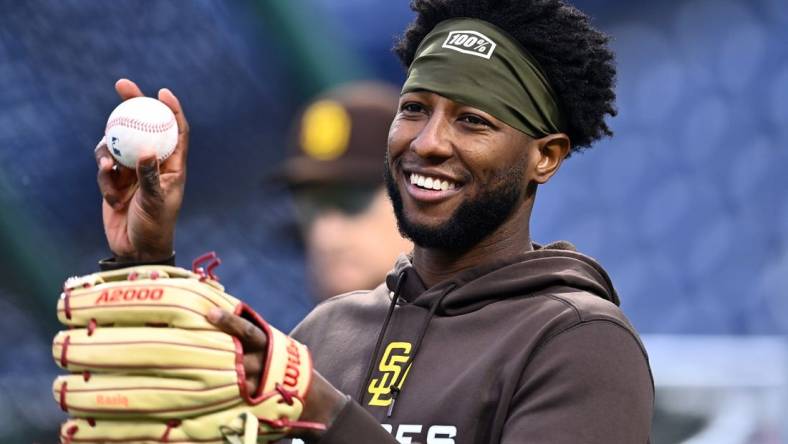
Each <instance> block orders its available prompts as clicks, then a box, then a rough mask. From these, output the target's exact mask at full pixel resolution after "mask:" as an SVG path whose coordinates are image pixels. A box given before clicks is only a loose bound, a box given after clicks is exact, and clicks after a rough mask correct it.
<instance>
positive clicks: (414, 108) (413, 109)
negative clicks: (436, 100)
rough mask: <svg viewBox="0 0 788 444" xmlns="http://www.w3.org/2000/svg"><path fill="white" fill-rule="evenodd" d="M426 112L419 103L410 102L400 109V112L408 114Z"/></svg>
mask: <svg viewBox="0 0 788 444" xmlns="http://www.w3.org/2000/svg"><path fill="white" fill-rule="evenodd" d="M423 110H424V107H423V106H421V105H420V104H418V103H414V102H408V103H404V104H403V105H402V107H401V108H400V111H404V112H408V113H420V112H422V111H423Z"/></svg>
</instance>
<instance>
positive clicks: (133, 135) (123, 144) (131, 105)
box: [104, 97, 178, 169]
mask: <svg viewBox="0 0 788 444" xmlns="http://www.w3.org/2000/svg"><path fill="white" fill-rule="evenodd" d="M104 137H105V138H106V142H107V148H108V149H109V152H110V153H111V154H112V157H114V158H115V159H116V160H117V161H118V162H120V163H121V165H123V166H126V167H129V168H132V169H134V168H136V167H137V159H138V158H139V156H140V153H141V151H142V150H143V149H144V148H148V149H152V150H154V151H156V154H157V155H158V157H159V160H160V161H162V160H164V159H166V158H167V157H169V156H170V154H172V152H173V151H174V150H175V145H176V144H177V143H178V124H177V123H176V122H175V115H174V114H173V113H172V110H170V108H169V107H168V106H167V105H165V104H164V103H162V102H160V101H158V100H156V99H152V98H150V97H135V98H133V99H129V100H126V101H125V102H123V103H121V104H120V105H118V106H117V108H115V109H114V110H113V111H112V114H110V115H109V119H107V128H106V130H105V131H104Z"/></svg>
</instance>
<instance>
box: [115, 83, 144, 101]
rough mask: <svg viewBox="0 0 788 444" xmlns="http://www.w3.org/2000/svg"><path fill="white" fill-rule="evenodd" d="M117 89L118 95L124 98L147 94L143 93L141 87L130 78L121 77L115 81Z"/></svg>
mask: <svg viewBox="0 0 788 444" xmlns="http://www.w3.org/2000/svg"><path fill="white" fill-rule="evenodd" d="M115 91H117V93H118V95H119V96H120V98H121V99H123V100H128V99H131V98H133V97H142V96H144V95H145V94H143V93H142V90H141V89H140V87H139V86H137V84H136V83H134V82H132V81H131V80H129V79H119V80H118V81H117V82H115Z"/></svg>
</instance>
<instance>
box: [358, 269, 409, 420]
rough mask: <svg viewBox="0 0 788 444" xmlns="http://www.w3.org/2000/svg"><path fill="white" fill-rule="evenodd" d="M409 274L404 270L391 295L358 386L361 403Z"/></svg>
mask: <svg viewBox="0 0 788 444" xmlns="http://www.w3.org/2000/svg"><path fill="white" fill-rule="evenodd" d="M407 277H408V275H407V274H406V273H405V270H402V271H401V272H400V274H399V277H398V278H397V285H396V286H395V287H394V293H393V294H392V296H391V304H390V305H389V311H388V313H386V319H385V320H384V321H383V326H382V327H380V333H378V341H377V343H376V344H375V351H374V352H372V357H371V358H370V360H369V366H368V367H367V375H366V376H365V377H364V379H362V380H361V387H359V388H358V396H356V399H358V403H359V404H360V405H362V406H363V405H364V392H365V389H366V388H367V382H368V381H369V378H371V377H372V371H373V370H374V369H375V360H376V359H377V357H378V353H379V352H380V346H381V345H382V344H383V338H384V337H385V336H386V330H387V329H388V327H389V322H390V321H391V315H392V314H393V313H394V308H395V307H396V306H397V299H399V292H400V289H401V288H402V283H403V282H405V279H406V278H407Z"/></svg>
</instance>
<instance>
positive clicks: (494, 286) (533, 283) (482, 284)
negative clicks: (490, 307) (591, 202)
mask: <svg viewBox="0 0 788 444" xmlns="http://www.w3.org/2000/svg"><path fill="white" fill-rule="evenodd" d="M402 273H405V274H407V279H406V281H405V282H404V284H403V285H402V288H400V291H399V296H400V298H401V301H400V303H410V304H414V305H416V306H419V307H423V308H425V309H429V308H431V307H432V305H433V304H435V303H436V302H437V300H438V299H439V298H442V301H441V304H440V305H441V306H440V307H438V309H437V311H436V314H438V315H443V316H456V315H459V314H463V313H468V312H472V311H475V310H478V309H480V308H482V307H484V306H486V305H487V304H490V303H492V302H495V301H498V300H502V299H507V298H509V297H516V296H523V295H528V294H536V293H539V292H541V291H544V290H547V289H554V288H556V287H564V288H571V289H577V290H582V291H587V292H589V293H592V294H594V295H596V296H599V297H601V298H603V299H606V300H608V301H610V302H613V303H614V304H616V305H619V303H620V301H619V298H618V295H617V294H616V291H615V289H614V288H613V284H612V283H611V281H610V277H609V276H608V274H607V272H606V271H605V270H604V269H603V268H602V267H601V266H600V265H599V263H597V262H596V261H595V260H594V259H592V258H591V257H589V256H586V255H584V254H582V253H579V252H577V250H576V249H575V247H574V246H573V245H572V244H571V243H569V242H566V241H559V242H554V243H552V244H549V245H545V246H541V245H539V244H533V251H528V252H525V253H522V254H519V255H515V256H511V257H508V258H504V259H500V260H497V261H494V262H491V263H488V264H485V265H481V266H478V267H474V268H470V269H467V270H464V271H462V272H460V273H457V274H456V275H454V276H452V277H451V278H449V279H446V280H444V281H441V282H439V283H437V284H435V285H434V286H433V287H431V288H426V286H425V285H424V282H423V281H422V280H421V277H420V276H419V275H418V272H417V271H416V269H415V268H414V267H413V263H412V257H411V256H406V255H401V256H400V257H399V258H398V259H397V262H396V264H395V266H394V269H393V270H392V271H391V272H390V273H389V275H388V276H387V278H386V284H387V286H388V288H389V290H390V291H393V290H394V288H395V287H396V283H397V280H398V278H399V276H400V274H402ZM448 287H453V288H452V289H451V292H450V293H449V294H447V295H446V294H445V293H446V290H447V288H448Z"/></svg>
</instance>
